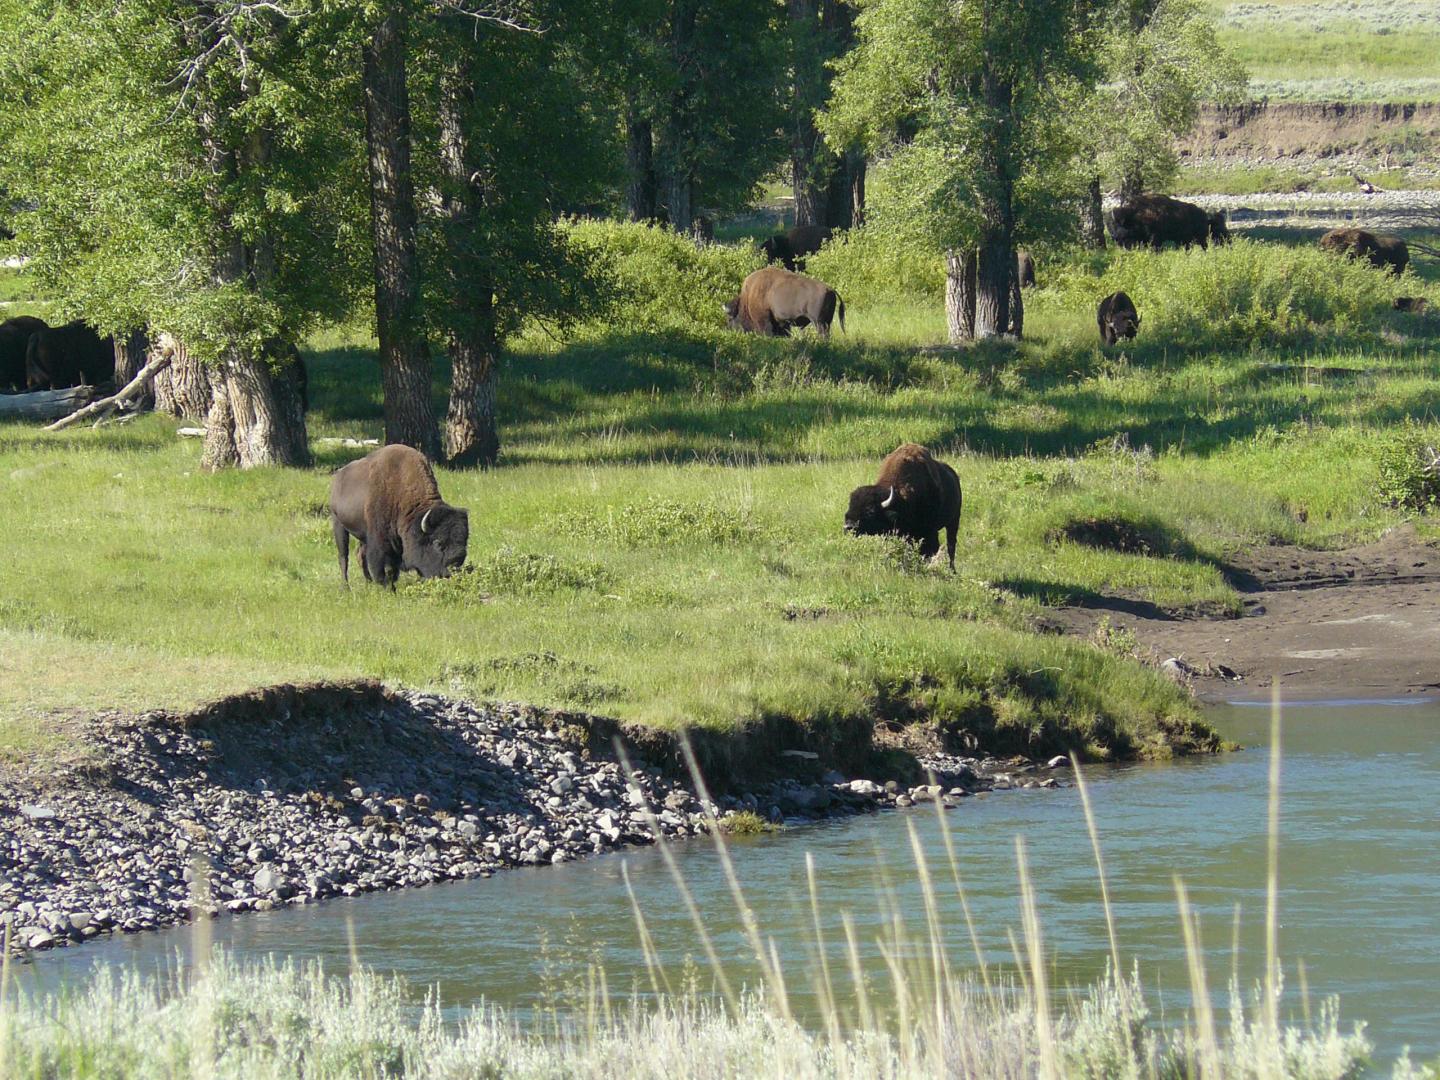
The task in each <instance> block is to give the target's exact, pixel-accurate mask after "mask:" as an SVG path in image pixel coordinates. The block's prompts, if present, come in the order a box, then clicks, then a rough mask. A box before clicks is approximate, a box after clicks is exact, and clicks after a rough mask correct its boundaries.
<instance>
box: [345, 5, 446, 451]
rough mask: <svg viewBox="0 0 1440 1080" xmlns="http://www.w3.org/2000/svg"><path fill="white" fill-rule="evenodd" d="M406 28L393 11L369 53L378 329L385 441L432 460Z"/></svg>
mask: <svg viewBox="0 0 1440 1080" xmlns="http://www.w3.org/2000/svg"><path fill="white" fill-rule="evenodd" d="M405 31H406V23H405V14H404V12H403V11H401V10H392V11H391V13H390V14H388V15H386V16H385V18H383V19H382V20H381V21H380V23H379V24H378V25H377V26H376V27H375V30H374V33H373V35H372V36H371V38H370V40H369V42H367V43H366V45H365V46H364V48H363V53H364V56H363V68H364V74H363V78H364V86H365V139H366V143H367V148H368V151H369V164H370V221H371V229H372V232H373V234H374V246H375V324H376V333H377V336H378V337H379V339H380V374H381V384H382V386H383V389H384V395H385V441H386V442H387V443H404V444H405V445H406V446H413V447H414V448H415V449H417V450H419V451H420V452H421V453H423V454H425V455H426V456H427V457H432V458H433V457H434V456H435V454H436V451H437V450H438V439H437V430H436V426H435V410H434V406H433V404H432V402H431V399H430V393H431V367H432V365H431V362H430V349H429V346H428V344H427V343H426V340H425V333H424V327H423V325H422V322H421V313H420V258H419V253H418V251H417V245H416V210H415V182H414V178H413V176H412V173H411V163H410V97H409V89H408V85H407V82H406V72H405V37H406V33H405Z"/></svg>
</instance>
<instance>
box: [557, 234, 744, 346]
mask: <svg viewBox="0 0 1440 1080" xmlns="http://www.w3.org/2000/svg"><path fill="white" fill-rule="evenodd" d="M565 230H566V232H567V234H568V236H569V239H570V240H571V241H572V242H573V243H574V244H575V245H576V246H577V247H580V248H583V249H586V250H588V251H589V252H591V253H593V254H595V255H597V256H598V257H599V259H600V260H601V263H602V265H603V266H604V267H605V268H606V269H605V272H606V274H607V276H608V277H609V278H610V284H611V286H612V289H613V292H614V294H615V296H616V300H615V303H614V304H613V305H612V306H611V308H610V311H609V312H608V314H607V317H606V320H605V321H606V323H607V324H608V325H610V326H611V327H624V328H627V329H630V330H634V331H642V332H657V331H664V330H677V329H678V330H681V331H684V332H688V333H694V332H695V331H697V330H699V329H702V328H705V327H709V328H712V329H713V328H715V327H717V326H720V325H723V316H722V315H721V312H720V306H721V305H722V304H724V303H725V301H727V300H729V299H730V298H731V297H733V296H735V295H736V294H737V293H738V292H739V291H740V283H741V282H742V281H744V280H745V275H746V274H748V273H750V271H752V270H755V269H757V268H759V267H760V266H761V265H763V262H764V260H763V258H762V257H761V255H760V252H759V250H758V249H757V248H756V247H754V246H753V245H749V244H741V245H736V246H728V245H725V244H707V245H705V246H704V247H701V246H698V245H697V244H695V242H694V241H692V240H691V239H689V238H688V237H685V236H681V235H680V234H678V233H676V232H673V231H671V230H670V229H666V228H662V227H659V226H655V225H644V224H637V223H635V222H625V221H599V220H584V221H573V222H569V223H568V224H567V225H565Z"/></svg>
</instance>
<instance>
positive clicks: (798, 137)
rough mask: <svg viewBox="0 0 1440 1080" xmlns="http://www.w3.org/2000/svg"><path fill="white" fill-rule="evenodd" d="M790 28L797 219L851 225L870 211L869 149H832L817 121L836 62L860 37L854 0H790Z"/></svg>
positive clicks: (792, 154)
mask: <svg viewBox="0 0 1440 1080" xmlns="http://www.w3.org/2000/svg"><path fill="white" fill-rule="evenodd" d="M786 11H787V13H788V15H789V30H790V71H791V100H790V115H789V119H788V123H787V127H788V130H789V136H790V182H791V189H792V191H793V193H794V197H795V224H796V225H829V226H832V227H834V228H842V229H848V228H850V227H852V226H854V225H858V224H860V223H861V222H862V220H863V218H864V213H865V170H866V161H865V152H864V150H863V149H862V148H861V147H859V146H850V147H847V148H846V149H845V150H844V152H843V153H836V152H834V151H832V150H831V149H830V148H829V147H828V146H827V145H826V144H825V139H824V136H823V135H822V134H821V133H820V130H819V128H818V127H817V126H816V123H815V114H816V113H817V112H818V111H819V110H820V109H822V108H823V107H824V105H825V103H826V101H827V100H828V99H829V97H830V81H831V78H832V76H833V73H834V68H833V62H834V60H835V58H836V57H838V56H840V55H842V54H843V53H845V52H846V51H847V50H848V49H849V48H850V47H851V46H852V44H853V43H854V23H855V7H854V5H853V3H852V2H851V0H787V2H786Z"/></svg>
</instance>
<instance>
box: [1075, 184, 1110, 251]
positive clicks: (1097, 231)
mask: <svg viewBox="0 0 1440 1080" xmlns="http://www.w3.org/2000/svg"><path fill="white" fill-rule="evenodd" d="M1104 206H1105V204H1104V200H1103V199H1102V198H1101V196H1100V178H1099V177H1098V176H1094V177H1091V179H1090V193H1089V195H1088V196H1087V198H1086V200H1085V208H1084V210H1082V211H1081V214H1080V241H1081V243H1083V244H1084V245H1085V246H1086V247H1087V248H1090V249H1091V250H1094V251H1104V250H1105V212H1104Z"/></svg>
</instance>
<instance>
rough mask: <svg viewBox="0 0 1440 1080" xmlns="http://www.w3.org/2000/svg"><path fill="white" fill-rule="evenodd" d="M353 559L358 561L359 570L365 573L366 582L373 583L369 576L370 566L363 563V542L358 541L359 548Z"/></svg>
mask: <svg viewBox="0 0 1440 1080" xmlns="http://www.w3.org/2000/svg"><path fill="white" fill-rule="evenodd" d="M355 557H356V558H357V559H359V560H360V569H361V570H363V571H364V572H365V580H366V581H374V580H375V579H374V578H372V577H371V576H370V564H369V563H367V562H366V561H365V541H364V540H361V541H360V548H359V550H358V551H356V552H355Z"/></svg>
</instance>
